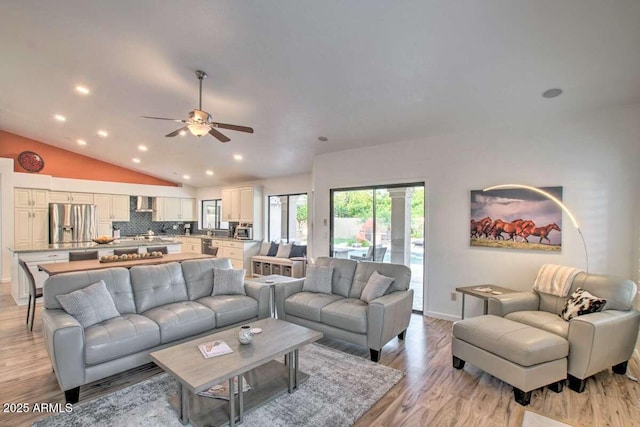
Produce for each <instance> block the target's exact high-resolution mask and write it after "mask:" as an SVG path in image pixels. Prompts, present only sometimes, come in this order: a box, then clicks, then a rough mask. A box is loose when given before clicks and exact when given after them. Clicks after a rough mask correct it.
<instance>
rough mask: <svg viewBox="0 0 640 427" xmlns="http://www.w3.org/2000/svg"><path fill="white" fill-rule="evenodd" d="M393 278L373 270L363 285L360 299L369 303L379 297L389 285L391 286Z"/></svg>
mask: <svg viewBox="0 0 640 427" xmlns="http://www.w3.org/2000/svg"><path fill="white" fill-rule="evenodd" d="M394 280H395V279H394V278H393V277H387V276H383V275H382V274H380V273H378V272H377V271H374V272H373V273H372V274H371V276H369V280H367V284H366V285H364V289H362V294H361V295H360V299H361V300H362V301H364V302H366V303H370V302H371V301H373V300H374V299H376V298H380V297H381V296H382V295H384V294H385V292H387V289H389V286H391V284H392V283H393V281H394Z"/></svg>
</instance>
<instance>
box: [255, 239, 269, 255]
mask: <svg viewBox="0 0 640 427" xmlns="http://www.w3.org/2000/svg"><path fill="white" fill-rule="evenodd" d="M270 248H271V242H262V245H261V246H260V252H259V253H258V255H260V256H267V255H268V254H269V249H270Z"/></svg>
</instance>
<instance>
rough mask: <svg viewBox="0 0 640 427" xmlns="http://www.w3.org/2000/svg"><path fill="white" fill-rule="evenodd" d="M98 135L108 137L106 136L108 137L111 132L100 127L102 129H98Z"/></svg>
mask: <svg viewBox="0 0 640 427" xmlns="http://www.w3.org/2000/svg"><path fill="white" fill-rule="evenodd" d="M98 136H99V137H100V138H106V137H108V136H109V132H107V131H106V130H102V129H100V130H99V131H98Z"/></svg>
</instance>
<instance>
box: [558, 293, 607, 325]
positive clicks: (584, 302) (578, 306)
mask: <svg viewBox="0 0 640 427" xmlns="http://www.w3.org/2000/svg"><path fill="white" fill-rule="evenodd" d="M606 303H607V300H606V299H604V298H598V297H597V296H595V295H592V294H591V293H589V292H588V291H585V290H584V289H582V288H577V289H576V290H575V292H574V293H572V294H571V296H570V297H569V299H568V300H567V303H566V304H565V305H564V308H563V309H562V313H560V317H562V318H563V319H564V320H571V319H572V318H574V317H576V316H582V315H583V314H589V313H595V312H597V311H600V310H602V308H603V307H604V305H605V304H606Z"/></svg>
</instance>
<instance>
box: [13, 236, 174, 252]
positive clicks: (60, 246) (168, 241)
mask: <svg viewBox="0 0 640 427" xmlns="http://www.w3.org/2000/svg"><path fill="white" fill-rule="evenodd" d="M181 243H182V242H180V241H178V240H175V239H172V238H154V239H152V240H146V239H145V240H133V239H131V240H129V239H126V240H125V239H119V240H114V241H113V242H111V243H106V244H103V245H101V244H98V243H95V242H79V243H54V244H50V245H34V246H32V247H30V248H27V249H13V248H9V250H10V251H11V252H13V253H16V254H24V253H32V252H49V251H69V250H81V249H112V248H137V247H140V246H161V245H179V244H181Z"/></svg>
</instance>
